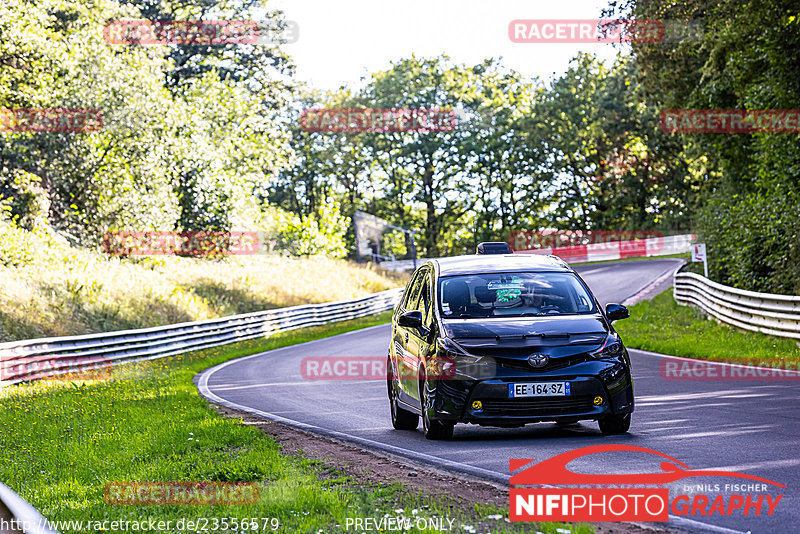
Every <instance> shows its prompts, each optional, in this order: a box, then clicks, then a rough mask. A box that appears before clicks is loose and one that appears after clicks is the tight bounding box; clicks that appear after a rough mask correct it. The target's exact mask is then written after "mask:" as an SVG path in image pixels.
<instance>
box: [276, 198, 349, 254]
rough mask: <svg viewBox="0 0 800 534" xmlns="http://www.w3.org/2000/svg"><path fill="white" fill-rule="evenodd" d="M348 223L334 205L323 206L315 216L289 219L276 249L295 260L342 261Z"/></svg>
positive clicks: (294, 216) (282, 228)
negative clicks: (322, 258) (325, 258)
mask: <svg viewBox="0 0 800 534" xmlns="http://www.w3.org/2000/svg"><path fill="white" fill-rule="evenodd" d="M346 228H347V219H345V218H344V217H342V215H341V213H340V211H339V205H338V204H337V203H326V204H323V205H322V206H320V207H319V209H318V210H317V212H316V213H315V214H311V215H302V216H296V215H288V216H287V218H286V221H285V223H284V225H283V226H282V227H281V229H280V232H279V234H278V247H279V248H280V249H284V250H287V251H289V252H290V253H291V254H294V255H295V256H311V255H315V254H320V255H324V256H330V257H332V258H343V257H345V255H346V254H347V248H346V247H345V241H344V233H345V229H346Z"/></svg>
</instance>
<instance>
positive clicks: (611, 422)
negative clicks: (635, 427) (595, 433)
mask: <svg viewBox="0 0 800 534" xmlns="http://www.w3.org/2000/svg"><path fill="white" fill-rule="evenodd" d="M597 424H598V425H600V431H601V432H602V433H603V434H624V433H625V432H627V431H628V429H629V428H630V427H631V414H629V413H626V414H625V415H609V416H606V417H604V418H602V419H600V420H599V421H597Z"/></svg>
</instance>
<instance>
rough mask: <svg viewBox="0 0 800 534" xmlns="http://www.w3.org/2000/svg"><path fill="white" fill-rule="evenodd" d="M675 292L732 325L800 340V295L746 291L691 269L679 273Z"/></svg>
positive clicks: (684, 301)
mask: <svg viewBox="0 0 800 534" xmlns="http://www.w3.org/2000/svg"><path fill="white" fill-rule="evenodd" d="M674 295H675V300H676V301H677V302H678V304H683V305H694V306H697V307H698V308H700V309H701V310H703V311H704V312H705V313H707V314H708V315H710V316H712V317H714V318H715V319H717V320H719V321H720V322H723V323H725V324H728V325H730V326H734V327H736V328H741V329H744V330H751V331H754V332H763V333H764V334H770V335H773V336H779V337H787V338H792V339H797V340H800V296H792V295H773V294H771V293H757V292H755V291H745V290H743V289H736V288H734V287H729V286H724V285H722V284H718V283H717V282H712V281H711V280H709V279H708V278H705V277H703V276H700V275H699V274H695V273H687V272H678V273H676V274H675V285H674Z"/></svg>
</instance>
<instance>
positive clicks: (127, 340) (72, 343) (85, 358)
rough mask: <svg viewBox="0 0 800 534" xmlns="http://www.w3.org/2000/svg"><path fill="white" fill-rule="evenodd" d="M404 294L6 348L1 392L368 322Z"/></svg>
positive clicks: (2, 348)
mask: <svg viewBox="0 0 800 534" xmlns="http://www.w3.org/2000/svg"><path fill="white" fill-rule="evenodd" d="M402 291H403V290H402V289H389V290H387V291H382V292H380V293H375V294H374V295H369V296H367V297H362V298H358V299H354V300H347V301H339V302H329V303H324V304H304V305H301V306H293V307H290V308H278V309H274V310H266V311H260V312H253V313H245V314H241V315H232V316H229V317H222V318H219V319H208V320H204V321H195V322H188V323H180V324H173V325H167V326H159V327H154V328H142V329H137V330H124V331H118V332H104V333H100V334H89V335H83V336H69V337H56V338H43V339H29V340H22V341H12V342H8V343H2V344H0V387H1V386H3V385H6V384H15V383H18V382H23V381H28V380H37V379H40V378H45V377H52V376H58V375H63V374H68V373H75V372H81V371H88V370H92V369H98V368H104V367H107V366H109V365H115V364H119V363H124V362H131V361H139V360H150V359H155V358H164V357H166V356H172V355H175V354H180V353H183V352H189V351H194V350H199V349H206V348H210V347H216V346H219V345H225V344H228V343H235V342H238V341H244V340H247V339H255V338H262V337H269V336H272V335H274V334H277V333H279V332H286V331H289V330H295V329H297V328H305V327H310V326H321V325H324V324H328V323H332V322H335V321H343V320H347V319H355V318H358V317H365V316H367V315H372V314H375V313H380V312H383V311H387V310H391V309H392V308H393V307H394V305H395V303H396V302H397V301H398V300H399V299H400V295H401V294H402Z"/></svg>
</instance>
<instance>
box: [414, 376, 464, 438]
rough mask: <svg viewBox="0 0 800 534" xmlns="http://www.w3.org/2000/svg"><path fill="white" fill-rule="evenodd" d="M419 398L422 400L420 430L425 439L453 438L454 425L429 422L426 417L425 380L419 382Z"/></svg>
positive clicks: (426, 393)
mask: <svg viewBox="0 0 800 534" xmlns="http://www.w3.org/2000/svg"><path fill="white" fill-rule="evenodd" d="M419 389H420V392H419V397H420V399H422V403H421V404H422V429H423V431H424V432H425V438H426V439H436V440H438V439H450V438H452V437H453V427H454V426H455V424H454V423H445V422H442V421H436V420H431V419H430V418H429V417H428V410H427V409H426V407H427V406H428V388H426V387H425V380H420V386H419Z"/></svg>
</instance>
